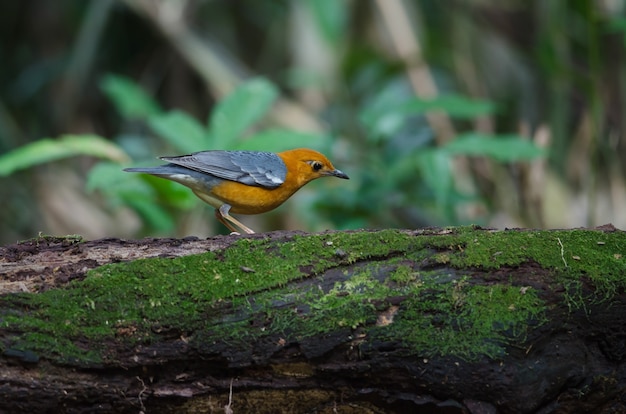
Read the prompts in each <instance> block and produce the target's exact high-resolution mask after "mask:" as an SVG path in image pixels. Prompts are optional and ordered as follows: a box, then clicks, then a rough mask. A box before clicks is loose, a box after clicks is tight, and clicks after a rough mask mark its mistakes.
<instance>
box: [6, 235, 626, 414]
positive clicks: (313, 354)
mask: <svg viewBox="0 0 626 414" xmlns="http://www.w3.org/2000/svg"><path fill="white" fill-rule="evenodd" d="M601 231H607V232H615V231H617V230H615V229H612V228H604V229H601ZM409 233H412V234H413V235H414V236H415V237H421V236H422V235H421V234H420V233H419V232H409ZM295 235H299V236H302V235H303V233H288V232H276V233H270V234H266V235H259V236H254V237H258V238H265V239H271V240H272V241H276V242H278V243H280V242H281V241H287V240H290V239H291V238H293V237H294V236H295ZM236 240H238V238H237V237H235V236H225V237H216V238H211V239H206V240H200V239H196V238H187V239H180V240H178V239H144V240H139V241H128V240H119V239H103V240H96V241H87V242H79V241H78V240H75V239H72V238H54V237H48V238H38V239H36V240H32V241H28V242H24V243H20V244H15V245H11V246H6V247H1V248H0V294H1V295H2V296H0V297H2V298H8V297H11V296H15V295H17V296H19V295H21V294H23V293H39V292H45V291H47V290H50V289H63V288H64V286H67V284H68V283H70V282H72V281H78V280H82V279H84V278H85V275H86V273H87V271H88V270H89V269H94V268H97V267H99V266H102V265H104V264H107V263H117V262H124V261H131V260H136V259H139V258H147V257H176V256H186V255H190V254H198V253H202V252H207V251H212V252H220V251H223V250H224V249H226V248H228V247H229V246H230V245H231V244H232V243H234V242H235V241H236ZM625 240H626V238H625ZM625 250H626V246H625ZM340 253H341V252H339V253H338V254H340ZM436 253H437V252H434V251H433V252H432V254H433V255H435V254H436ZM625 253H626V251H625ZM395 254H398V253H395ZM351 266H352V267H359V266H363V263H362V262H356V263H353V264H350V265H344V266H342V267H341V268H340V269H329V270H326V271H325V272H324V273H322V274H316V275H312V276H311V277H305V278H302V279H299V280H297V281H293V282H291V284H292V285H294V286H295V287H296V288H301V289H303V290H305V289H307V288H310V286H311V285H312V284H314V285H316V286H320V289H328V287H331V286H333V284H335V283H336V282H338V281H341V280H344V279H342V278H343V277H345V273H346V272H350V267H351ZM412 266H413V268H414V269H433V268H445V267H447V266H448V265H447V264H446V263H441V261H438V260H434V259H432V260H431V259H427V260H424V261H422V262H421V263H416V264H412ZM450 271H451V272H455V274H458V273H464V274H467V275H469V276H471V283H475V284H484V285H486V286H489V285H493V284H496V283H499V282H503V281H504V282H510V281H511V280H515V284H516V285H519V287H520V289H525V288H532V289H535V290H536V291H537V292H538V295H539V297H540V298H541V299H542V300H543V301H544V302H545V304H546V311H545V315H544V316H545V318H544V319H542V321H537V320H535V321H529V322H528V324H529V330H528V335H527V336H526V337H525V338H524V340H523V341H519V342H515V343H511V344H508V345H507V348H506V354H504V355H501V356H499V357H496V358H494V357H489V356H486V355H485V356H481V357H478V358H472V359H470V360H467V359H464V358H459V357H455V356H441V355H434V356H421V355H420V354H419V352H418V353H416V352H415V350H414V349H411V348H410V347H409V346H408V345H407V344H405V343H403V342H402V341H398V340H391V341H385V340H381V339H376V340H372V339H371V338H370V337H369V336H368V331H367V329H365V328H364V327H359V326H357V327H354V326H344V327H338V328H337V329H336V330H335V331H334V332H332V333H326V334H324V335H317V336H316V335H313V336H306V335H302V336H301V337H300V339H294V338H298V337H299V336H298V335H297V333H295V334H294V335H290V336H289V338H291V339H285V338H286V337H285V336H282V335H275V336H270V337H264V338H263V339H260V340H258V341H251V342H249V343H245V344H242V343H238V344H236V345H233V344H232V343H229V342H225V341H222V340H221V338H219V337H211V336H210V334H207V336H206V338H207V340H206V341H205V342H203V343H200V344H198V343H197V342H196V343H194V344H191V343H190V342H189V341H188V336H189V335H190V333H189V332H187V331H185V329H181V327H180V326H178V327H174V328H172V327H169V326H153V327H152V330H153V333H155V334H157V335H158V336H159V338H160V340H159V341H154V342H151V343H139V344H134V345H132V346H130V345H128V343H127V342H125V341H123V340H119V341H117V340H116V341H111V342H110V344H107V346H108V352H107V358H106V359H105V360H103V361H101V362H99V363H94V364H89V363H87V364H86V363H83V362H80V361H72V360H71V359H70V360H65V361H59V360H58V359H54V358H49V357H47V356H46V355H45V354H42V353H41V352H33V351H29V350H27V349H26V350H25V349H18V348H14V347H12V346H11V345H10V340H11V338H12V337H14V336H15V335H16V334H18V333H16V332H12V331H10V330H7V329H6V327H5V326H4V325H3V318H4V317H5V315H7V314H8V313H9V312H11V311H13V310H12V309H8V308H7V305H6V304H0V346H1V347H2V348H0V349H1V350H2V355H1V356H0V411H1V412H7V413H9V412H10V413H14V412H15V413H16V412H40V413H44V412H55V413H58V412H67V413H83V412H103V413H105V412H117V413H123V412H129V413H131V412H132V413H137V412H145V413H168V412H234V413H243V412H256V413H280V412H284V413H308V412H316V413H334V412H341V413H357V412H358V413H367V412H370V413H405V412H414V413H433V412H440V413H450V414H457V413H459V414H460V413H472V414H480V413H574V412H577V413H582V412H592V413H619V412H626V365H625V362H626V359H625V357H626V294H625V293H624V291H623V289H622V288H619V289H617V290H616V291H614V292H612V295H611V297H610V298H609V299H606V300H600V299H599V298H598V296H597V294H596V292H595V287H594V286H593V285H592V284H590V283H587V284H583V285H582V288H581V289H582V290H579V291H578V292H577V294H578V295H579V296H578V297H579V298H581V299H580V300H587V299H588V302H585V303H584V304H582V305H581V306H578V307H572V306H571V303H570V305H569V306H568V304H567V303H568V302H565V301H563V296H564V294H566V293H567V292H564V291H563V289H561V288H559V287H558V286H559V285H557V284H555V283H554V282H553V280H554V275H553V269H546V268H543V267H542V266H541V265H539V264H538V263H536V262H533V261H526V262H524V263H523V264H522V265H520V266H516V267H501V268H499V269H497V270H481V269H480V268H472V269H451V270H450ZM380 272H381V275H379V277H380V278H383V277H385V272H386V270H385V267H384V266H383V267H381V268H380ZM377 277H378V276H377ZM254 300H255V296H254V294H252V295H251V297H250V301H251V303H254ZM407 300H408V298H406V297H402V296H399V297H389V298H386V300H385V301H384V303H383V304H381V303H374V304H373V305H372V306H374V307H376V310H377V312H378V319H377V320H376V322H375V323H374V324H373V325H377V326H380V325H384V324H386V323H393V318H394V315H395V314H396V313H398V312H401V311H402V309H403V306H404V304H405V302H406V301H407ZM301 305H302V304H300V303H297V300H296V302H294V303H277V304H276V306H277V307H285V306H292V307H294V309H295V308H298V307H299V306H301ZM302 306H303V305H302ZM212 312H220V313H221V314H222V315H221V316H222V319H223V320H224V321H227V322H225V323H228V321H229V320H230V321H232V322H233V323H235V322H239V321H241V320H248V321H249V324H250V326H251V327H255V328H258V327H259V326H260V325H262V324H264V323H266V321H264V319H263V316H262V315H259V314H258V310H255V308H254V306H251V307H250V308H249V309H248V311H242V310H241V309H235V308H232V307H229V305H228V303H224V304H222V305H220V306H217V307H215V308H214V309H213V310H212ZM246 312H248V313H246ZM126 330H130V331H126ZM118 333H119V337H120V338H124V337H125V336H130V335H132V334H133V332H132V327H131V328H129V327H124V328H120V329H119V332H118ZM92 345H93V344H90V343H89V340H88V339H85V343H83V344H80V346H83V347H84V348H86V349H88V348H90V347H91V346H92ZM99 345H101V344H99Z"/></svg>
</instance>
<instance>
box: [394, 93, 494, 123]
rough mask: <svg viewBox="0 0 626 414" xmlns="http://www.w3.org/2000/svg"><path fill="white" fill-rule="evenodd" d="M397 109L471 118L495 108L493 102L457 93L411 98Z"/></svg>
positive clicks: (406, 112)
mask: <svg viewBox="0 0 626 414" xmlns="http://www.w3.org/2000/svg"><path fill="white" fill-rule="evenodd" d="M397 110H398V111H399V112H401V113H404V114H422V113H427V112H432V111H441V112H445V113H446V114H447V115H448V116H449V117H452V118H459V119H473V118H476V117H479V116H482V115H488V114H491V113H493V112H495V110H496V106H495V104H494V103H493V102H490V101H483V100H478V99H471V98H468V97H466V96H459V95H442V96H438V97H436V98H433V99H411V100H410V101H408V102H405V103H403V104H401V105H400V106H399V107H398V108H397Z"/></svg>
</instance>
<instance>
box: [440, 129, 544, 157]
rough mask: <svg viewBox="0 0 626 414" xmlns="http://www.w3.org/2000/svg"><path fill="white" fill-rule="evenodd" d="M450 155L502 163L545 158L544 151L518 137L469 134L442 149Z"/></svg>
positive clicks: (460, 136)
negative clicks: (485, 158)
mask: <svg viewBox="0 0 626 414" xmlns="http://www.w3.org/2000/svg"><path fill="white" fill-rule="evenodd" d="M443 148H444V149H445V150H446V151H448V152H449V153H450V154H454V155H469V156H484V157H489V158H493V159H494V160H497V161H502V162H515V161H524V160H531V159H535V158H539V157H544V156H546V152H545V150H544V149H542V148H539V147H538V146H536V145H535V144H534V143H533V142H531V141H529V140H528V139H526V138H524V137H522V136H519V135H513V134H511V135H489V134H481V133H477V132H470V133H467V134H462V135H459V136H457V138H456V139H455V140H454V141H450V142H449V143H447V144H446V145H445V146H444V147H443Z"/></svg>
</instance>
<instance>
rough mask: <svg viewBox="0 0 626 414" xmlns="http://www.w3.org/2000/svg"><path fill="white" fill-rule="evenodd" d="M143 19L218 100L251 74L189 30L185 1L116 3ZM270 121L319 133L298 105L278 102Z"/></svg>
mask: <svg viewBox="0 0 626 414" xmlns="http://www.w3.org/2000/svg"><path fill="white" fill-rule="evenodd" d="M120 1H122V2H124V3H125V4H126V5H128V6H129V7H130V8H131V9H132V10H135V12H137V13H138V14H140V15H142V16H144V17H145V18H147V19H148V20H149V21H151V22H152V24H154V26H155V27H156V28H157V29H158V30H159V31H160V32H161V33H162V34H163V35H164V36H165V37H166V38H167V39H168V41H169V42H170V43H171V44H172V46H174V48H176V50H177V51H178V52H179V53H180V54H181V56H183V58H184V59H185V61H186V62H187V63H188V64H189V65H190V66H191V67H192V68H193V69H194V70H195V71H196V72H197V73H198V75H199V76H200V77H201V78H202V79H203V80H204V81H205V83H206V85H207V86H208V88H209V91H210V93H211V94H212V95H213V96H214V97H215V99H216V100H219V99H221V98H223V97H225V96H226V95H228V94H229V93H230V92H232V91H233V90H234V89H235V87H236V86H237V85H238V84H239V83H241V82H242V81H243V80H244V79H246V78H249V77H250V76H253V75H254V74H252V73H251V71H250V70H249V69H248V68H246V67H245V66H244V65H243V64H242V63H241V62H240V61H238V60H236V59H235V57H234V56H232V55H230V54H228V52H227V51H226V50H224V49H223V48H222V47H220V46H219V45H218V44H217V43H216V42H214V41H212V40H211V39H207V38H206V37H203V38H200V37H199V36H198V35H196V34H195V33H193V32H192V31H191V30H189V28H188V25H187V22H186V20H185V10H186V9H187V7H188V6H189V1H188V0H179V1H170V0H159V1H157V0H120ZM272 118H273V119H274V121H275V122H276V123H277V124H278V125H281V126H285V127H288V128H293V129H298V130H305V131H309V132H319V131H322V130H323V127H322V125H321V124H320V123H319V121H318V120H317V119H316V118H315V117H314V116H313V115H311V114H310V113H309V112H308V111H306V109H304V107H302V106H301V105H299V104H298V103H296V102H294V101H291V100H288V99H285V98H281V99H280V100H278V101H277V103H276V105H275V106H274V109H273V111H272Z"/></svg>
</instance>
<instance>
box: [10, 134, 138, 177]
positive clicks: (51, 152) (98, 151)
mask: <svg viewBox="0 0 626 414" xmlns="http://www.w3.org/2000/svg"><path fill="white" fill-rule="evenodd" d="M76 155H88V156H92V157H96V158H102V159H108V160H111V161H115V162H119V163H127V162H129V161H130V160H129V158H128V156H127V155H126V153H125V152H124V151H123V150H122V149H121V148H120V147H118V146H117V145H115V144H114V143H112V142H111V141H107V140H106V139H104V138H102V137H99V136H97V135H64V136H61V137H60V138H58V139H50V138H44V139H40V140H39V141H35V142H33V143H31V144H27V145H24V146H22V147H20V148H17V149H15V150H13V151H11V152H8V153H6V154H3V155H1V156H0V176H7V175H10V174H12V173H13V172H15V171H17V170H22V169H25V168H30V167H33V166H35V165H39V164H44V163H47V162H51V161H56V160H60V159H63V158H67V157H72V156H76Z"/></svg>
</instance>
